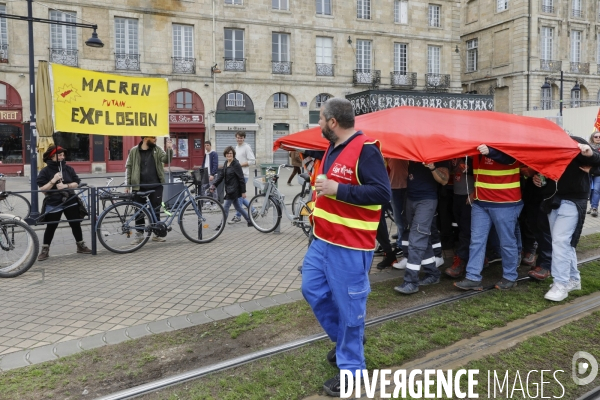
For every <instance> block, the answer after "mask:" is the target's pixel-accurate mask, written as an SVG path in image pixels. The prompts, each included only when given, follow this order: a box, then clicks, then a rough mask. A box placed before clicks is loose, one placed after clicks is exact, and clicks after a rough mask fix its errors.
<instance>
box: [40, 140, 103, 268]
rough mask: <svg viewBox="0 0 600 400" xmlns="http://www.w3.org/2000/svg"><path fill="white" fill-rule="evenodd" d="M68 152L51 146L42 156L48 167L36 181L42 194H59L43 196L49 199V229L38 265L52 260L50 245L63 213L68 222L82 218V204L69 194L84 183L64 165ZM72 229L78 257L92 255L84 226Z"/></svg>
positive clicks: (46, 208) (75, 224)
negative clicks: (80, 206)
mask: <svg viewBox="0 0 600 400" xmlns="http://www.w3.org/2000/svg"><path fill="white" fill-rule="evenodd" d="M65 151H66V150H65V149H63V148H62V147H60V146H54V145H52V146H50V147H49V148H48V150H47V151H46V152H45V153H44V155H43V158H44V162H45V163H46V167H44V168H43V169H42V170H41V171H40V173H39V174H38V177H37V182H36V183H37V185H38V187H39V188H40V190H42V191H44V190H60V192H50V193H44V194H45V195H46V198H45V201H44V204H45V208H44V209H43V210H42V212H43V213H47V214H46V216H45V219H44V221H45V222H47V223H48V225H46V231H45V232H44V242H43V245H42V250H41V251H40V255H39V256H38V261H44V260H47V259H48V257H50V255H49V253H50V244H51V243H52V239H53V238H54V232H55V231H56V228H57V227H58V221H60V218H61V216H62V214H63V213H64V214H65V217H66V218H67V219H68V220H76V219H80V218H81V215H80V212H79V203H78V202H77V198H76V197H75V196H74V194H75V193H74V192H73V190H69V189H75V188H77V186H79V183H80V182H81V179H79V177H78V176H77V173H75V170H74V169H73V168H72V167H71V166H69V165H67V164H66V163H65ZM69 225H70V226H71V231H72V232H73V237H74V238H75V241H76V242H77V253H82V254H91V253H92V250H90V249H89V248H88V247H87V246H86V245H85V242H84V241H83V232H82V231H81V222H69Z"/></svg>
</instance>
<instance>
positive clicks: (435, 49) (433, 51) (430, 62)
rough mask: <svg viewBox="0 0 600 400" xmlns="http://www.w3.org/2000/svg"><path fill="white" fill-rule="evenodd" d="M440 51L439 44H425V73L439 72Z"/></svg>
mask: <svg viewBox="0 0 600 400" xmlns="http://www.w3.org/2000/svg"><path fill="white" fill-rule="evenodd" d="M441 52H442V49H441V47H439V46H427V73H428V74H439V73H440V65H441V63H440V62H441V59H440V57H441Z"/></svg>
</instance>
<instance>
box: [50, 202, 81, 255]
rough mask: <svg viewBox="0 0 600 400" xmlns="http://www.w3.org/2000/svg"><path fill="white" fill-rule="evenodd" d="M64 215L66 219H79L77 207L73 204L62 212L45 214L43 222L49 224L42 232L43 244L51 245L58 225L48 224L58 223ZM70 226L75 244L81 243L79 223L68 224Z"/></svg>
mask: <svg viewBox="0 0 600 400" xmlns="http://www.w3.org/2000/svg"><path fill="white" fill-rule="evenodd" d="M63 214H65V217H66V218H67V219H81V216H80V215H79V206H78V205H77V204H74V205H72V206H68V207H67V208H65V209H64V210H62V211H58V212H53V213H48V214H46V217H45V221H46V222H48V223H49V224H48V225H46V230H45V231H44V244H45V245H48V246H50V243H52V239H54V232H56V228H58V224H56V223H50V222H58V221H60V218H61V217H62V215H63ZM69 225H70V226H71V231H72V232H73V237H74V238H75V241H76V242H81V241H82V240H83V232H82V231H81V222H69Z"/></svg>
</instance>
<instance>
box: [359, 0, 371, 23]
mask: <svg viewBox="0 0 600 400" xmlns="http://www.w3.org/2000/svg"><path fill="white" fill-rule="evenodd" d="M356 18H359V19H371V0H356Z"/></svg>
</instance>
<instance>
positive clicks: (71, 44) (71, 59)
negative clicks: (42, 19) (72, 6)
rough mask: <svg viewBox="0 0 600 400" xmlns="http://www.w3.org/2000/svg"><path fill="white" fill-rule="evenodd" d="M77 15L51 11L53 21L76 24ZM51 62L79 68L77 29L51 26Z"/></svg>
mask: <svg viewBox="0 0 600 400" xmlns="http://www.w3.org/2000/svg"><path fill="white" fill-rule="evenodd" d="M76 15H77V14H75V13H74V12H62V11H56V10H50V19H51V20H53V21H63V22H76V19H77V18H76ZM50 62H56V63H60V64H64V65H71V66H74V67H76V66H77V64H78V62H77V28H75V27H74V26H66V25H55V24H50Z"/></svg>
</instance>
